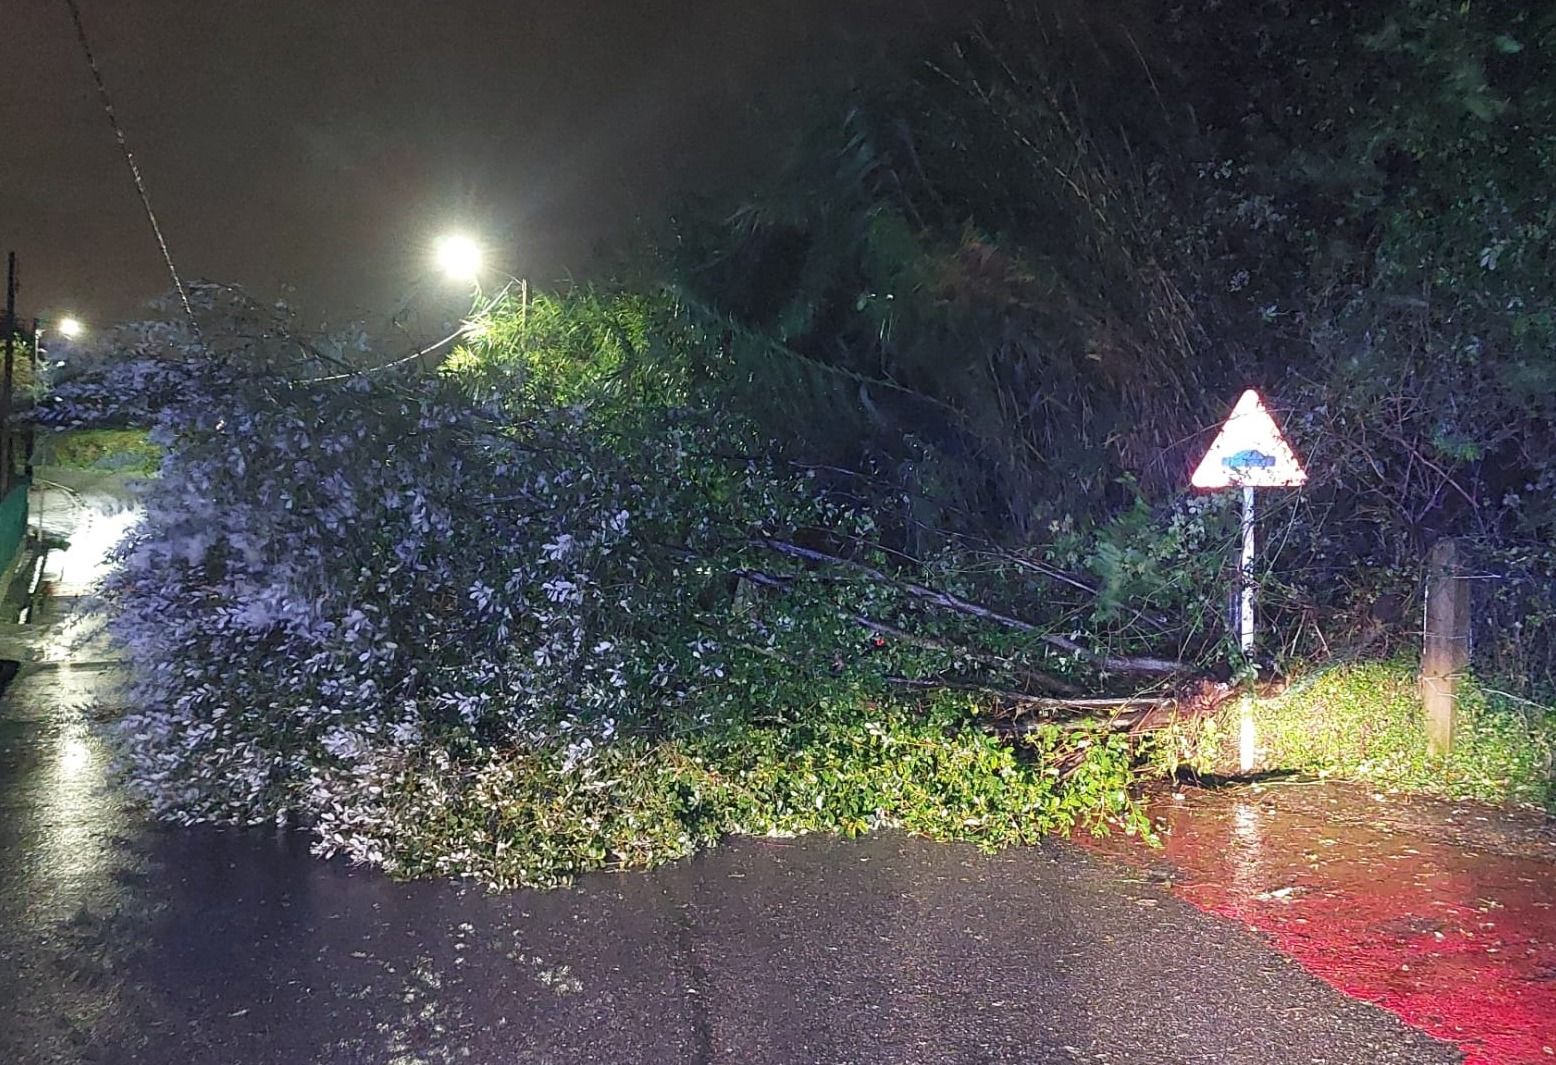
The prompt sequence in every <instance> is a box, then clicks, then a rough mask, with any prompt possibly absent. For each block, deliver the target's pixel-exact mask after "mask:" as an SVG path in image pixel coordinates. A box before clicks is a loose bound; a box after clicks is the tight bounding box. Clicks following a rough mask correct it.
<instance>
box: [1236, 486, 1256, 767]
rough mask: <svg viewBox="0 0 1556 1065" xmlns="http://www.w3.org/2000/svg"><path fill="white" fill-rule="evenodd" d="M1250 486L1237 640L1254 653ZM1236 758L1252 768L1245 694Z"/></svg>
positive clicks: (1245, 507) (1247, 488) (1250, 719)
mask: <svg viewBox="0 0 1556 1065" xmlns="http://www.w3.org/2000/svg"><path fill="white" fill-rule="evenodd" d="M1253 546H1254V545H1253V489H1252V488H1251V487H1250V486H1248V485H1244V486H1243V556H1242V565H1241V566H1240V567H1239V569H1238V582H1239V584H1240V585H1241V587H1240V588H1239V589H1238V610H1237V643H1238V646H1239V647H1241V648H1242V651H1243V654H1245V655H1248V654H1252V653H1253V591H1254V577H1253ZM1237 732H1238V735H1237V761H1238V766H1239V769H1240V771H1241V772H1243V773H1251V772H1253V768H1254V765H1255V763H1256V761H1257V753H1258V745H1259V741H1258V736H1257V735H1256V734H1255V731H1254V724H1253V697H1252V696H1251V695H1244V696H1243V697H1242V701H1241V704H1240V706H1239V713H1238V729H1237Z"/></svg>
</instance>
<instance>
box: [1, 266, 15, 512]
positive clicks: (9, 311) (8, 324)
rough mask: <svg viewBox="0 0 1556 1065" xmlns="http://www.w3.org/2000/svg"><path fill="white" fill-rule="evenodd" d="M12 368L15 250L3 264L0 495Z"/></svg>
mask: <svg viewBox="0 0 1556 1065" xmlns="http://www.w3.org/2000/svg"><path fill="white" fill-rule="evenodd" d="M15 370H16V253H15V252H14V251H13V252H11V253H10V254H8V255H7V256H6V264H5V380H4V382H3V383H0V498H4V496H5V494H6V493H7V492H9V491H10V490H11V481H12V479H13V472H12V470H11V463H12V457H13V449H12V446H11V376H12V374H13V373H15Z"/></svg>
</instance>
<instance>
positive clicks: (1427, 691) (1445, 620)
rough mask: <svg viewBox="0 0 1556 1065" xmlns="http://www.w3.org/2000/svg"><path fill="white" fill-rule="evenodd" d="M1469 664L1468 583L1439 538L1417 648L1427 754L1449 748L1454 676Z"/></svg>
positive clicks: (1447, 542) (1454, 553) (1455, 555)
mask: <svg viewBox="0 0 1556 1065" xmlns="http://www.w3.org/2000/svg"><path fill="white" fill-rule="evenodd" d="M1469 662H1470V593H1469V582H1468V581H1466V580H1465V579H1464V575H1463V573H1462V572H1461V571H1460V567H1459V545H1458V543H1457V542H1456V541H1454V540H1451V539H1442V540H1439V541H1437V543H1435V544H1433V545H1432V552H1431V555H1430V556H1429V558H1428V559H1427V573H1426V624H1425V626H1424V633H1423V646H1422V649H1421V702H1422V703H1423V704H1424V708H1425V710H1426V738H1427V745H1428V747H1429V748H1430V750H1431V752H1432V754H1433V755H1434V756H1437V757H1441V756H1443V755H1445V754H1447V753H1448V752H1449V751H1450V750H1452V749H1453V739H1454V725H1455V717H1456V706H1457V703H1458V685H1459V677H1460V675H1461V674H1462V673H1463V672H1464V670H1465V668H1466V667H1467V666H1468V665H1469Z"/></svg>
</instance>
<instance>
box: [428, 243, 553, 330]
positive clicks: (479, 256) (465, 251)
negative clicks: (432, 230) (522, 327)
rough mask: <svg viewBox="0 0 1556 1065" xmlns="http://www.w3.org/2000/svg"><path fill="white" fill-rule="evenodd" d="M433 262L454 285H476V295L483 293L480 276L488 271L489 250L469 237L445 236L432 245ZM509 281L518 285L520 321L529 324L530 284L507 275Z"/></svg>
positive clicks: (525, 280)
mask: <svg viewBox="0 0 1556 1065" xmlns="http://www.w3.org/2000/svg"><path fill="white" fill-rule="evenodd" d="M432 250H433V259H434V261H435V262H436V263H437V266H438V269H439V270H440V271H441V272H442V274H443V276H444V277H446V278H447V279H448V280H450V281H452V282H456V283H459V284H464V285H474V286H475V288H476V290H477V292H479V291H480V282H481V275H482V273H484V272H485V269H486V249H485V248H484V247H483V246H482V244H481V243H480V242H479V241H477V240H475V239H474V238H473V237H471V236H469V235H468V234H466V233H458V232H454V233H445V234H444V235H443V236H441V237H439V238H438V239H437V241H436V242H435V243H434V244H433V249H432ZM503 275H504V276H507V277H508V279H509V280H510V281H516V282H518V285H519V318H520V320H521V321H527V320H528V318H529V281H528V280H527V279H526V278H522V277H512V276H511V275H508V274H507V273H506V272H505V271H504V272H503Z"/></svg>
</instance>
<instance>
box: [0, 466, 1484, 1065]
mask: <svg viewBox="0 0 1556 1065" xmlns="http://www.w3.org/2000/svg"><path fill="white" fill-rule="evenodd" d="M72 498H74V499H75V500H76V504H77V505H78V509H79V510H81V512H82V513H83V514H87V515H88V516H89V515H90V512H91V511H92V508H93V506H94V505H95V504H94V502H93V497H91V496H77V497H72ZM110 505H118V504H108V503H105V504H104V506H105V507H106V506H110ZM56 513H61V514H63V513H64V511H63V509H60V508H56ZM90 564H91V560H90V559H86V560H85V561H84V562H82V565H90ZM67 568H68V567H67ZM59 581H60V584H61V586H62V587H65V586H68V585H69V584H70V573H68V572H67V573H63V574H61V575H60V577H59ZM55 607H56V611H55V616H56V628H63V627H68V626H69V624H70V618H69V609H68V604H67V603H64V602H59V603H56V604H55ZM0 637H3V639H0V643H6V641H9V642H8V643H6V645H7V646H11V647H13V648H19V649H20V650H16V651H13V652H12V653H14V654H18V655H21V654H31V655H33V656H34V657H38V658H56V659H59V658H65V659H69V658H70V657H72V656H71V654H69V653H64V652H62V651H61V650H60V647H61V645H60V644H59V643H58V641H54V642H51V641H50V639H48V638H44V639H42V640H40V639H37V638H26V639H17V638H16V634H15V633H11V634H9V635H7V634H4V633H0ZM40 648H41V650H40ZM74 657H75V659H76V663H75V664H71V663H70V662H69V661H66V662H54V663H48V664H45V665H42V666H38V665H34V666H30V667H28V670H27V671H25V672H24V673H23V674H22V676H21V677H20V678H19V679H18V680H17V681H16V682H15V683H14V684H13V685H12V686H11V688H10V689H9V691H8V692H7V693H6V694H5V696H4V697H3V698H0V1065H73V1063H78V1062H79V1063H88V1062H90V1063H113V1065H117V1063H148V1065H229V1063H230V1065H366V1063H373V1065H443V1063H454V1062H468V1063H472V1065H518V1063H523V1065H563V1063H574V1062H577V1063H585V1062H589V1063H596V1062H604V1063H613V1062H622V1063H643V1065H676V1063H683V1062H685V1063H704V1062H718V1063H729V1065H747V1063H750V1065H780V1063H781V1065H789V1063H801V1065H809V1063H817V1065H820V1063H826V1065H855V1063H858V1065H867V1063H868V1065H875V1063H880V1065H906V1063H915V1065H916V1063H924V1065H930V1063H934V1065H940V1063H964V1062H965V1063H1007V1062H1010V1063H1014V1062H1031V1063H1048V1062H1055V1063H1070V1062H1092V1063H1110V1065H1122V1063H1134V1062H1138V1063H1147V1062H1149V1063H1152V1065H1173V1063H1184V1065H1188V1063H1200V1062H1217V1063H1248V1065H1254V1063H1258V1065H1273V1063H1283V1062H1293V1063H1296V1062H1303V1063H1331V1065H1352V1063H1354V1065H1372V1063H1378V1065H1387V1063H1396V1062H1408V1063H1422V1065H1425V1063H1435V1062H1457V1061H1459V1060H1460V1057H1459V1054H1458V1052H1457V1051H1455V1050H1453V1049H1452V1048H1450V1047H1448V1046H1446V1045H1445V1044H1441V1043H1436V1042H1434V1041H1432V1040H1430V1039H1428V1038H1426V1037H1425V1036H1423V1035H1421V1034H1419V1033H1417V1032H1415V1031H1413V1030H1411V1029H1408V1028H1406V1027H1405V1026H1403V1025H1402V1024H1401V1023H1399V1022H1398V1021H1397V1020H1395V1019H1394V1018H1393V1017H1392V1016H1391V1015H1388V1014H1386V1013H1383V1012H1381V1011H1378V1010H1375V1009H1373V1008H1371V1007H1368V1006H1364V1005H1362V1004H1360V1003H1357V1002H1354V1001H1352V1000H1350V999H1347V998H1345V997H1344V996H1342V995H1340V994H1339V993H1338V992H1335V991H1333V990H1332V989H1330V988H1329V987H1328V986H1326V985H1324V984H1321V983H1320V982H1318V981H1317V980H1315V979H1313V978H1312V977H1309V976H1308V975H1306V974H1305V973H1304V972H1303V971H1301V970H1300V969H1298V968H1296V966H1294V965H1293V964H1292V963H1290V962H1288V961H1286V960H1285V959H1283V958H1282V957H1281V956H1279V955H1278V954H1276V953H1274V952H1273V951H1272V950H1270V949H1269V948H1268V947H1267V946H1266V945H1264V943H1263V942H1262V941H1261V940H1259V939H1258V938H1256V937H1255V936H1254V935H1252V934H1250V933H1248V932H1246V931H1244V930H1243V929H1242V928H1240V927H1239V926H1236V925H1233V924H1230V923H1227V922H1224V921H1221V920H1219V919H1216V918H1212V917H1209V916H1206V915H1204V914H1202V913H1200V912H1198V911H1196V910H1194V909H1192V908H1190V907H1189V906H1188V905H1186V904H1185V903H1182V902H1180V901H1177V900H1175V899H1173V898H1172V897H1171V895H1170V894H1169V893H1167V892H1166V891H1165V890H1162V889H1161V888H1159V887H1158V886H1156V885H1154V884H1151V883H1148V882H1144V881H1142V880H1140V879H1138V878H1137V874H1134V873H1131V872H1130V871H1128V870H1126V869H1125V868H1124V867H1123V866H1115V865H1112V864H1107V863H1106V862H1104V861H1103V860H1101V859H1097V858H1094V857H1090V856H1087V855H1085V854H1083V853H1081V852H1080V851H1078V850H1077V849H1075V848H1073V847H1069V846H1062V845H1054V846H1049V847H1043V848H1035V849H1026V850H1013V851H1008V852H1005V853H1003V854H1001V855H997V856H992V857H991V856H985V855H981V854H979V853H977V852H976V851H973V850H970V849H967V848H964V847H955V846H942V845H936V844H931V843H926V842H923V841H919V840H914V839H911V838H907V837H903V836H898V835H887V836H882V837H877V838H873V839H869V840H864V841H856V842H843V841H837V840H829V839H807V840H740V841H735V842H732V843H730V844H728V845H726V846H724V847H721V848H718V849H717V850H716V851H714V852H712V853H710V854H708V855H704V856H702V857H700V858H698V859H696V860H693V861H689V862H685V863H682V864H680V865H677V866H674V867H670V868H665V869H661V870H658V871H656V872H653V873H648V874H627V875H619V876H605V875H600V876H591V877H587V878H585V879H584V880H583V881H582V882H581V883H580V884H579V885H578V886H577V887H576V888H573V889H570V890H565V891H557V892H551V893H547V894H537V893H532V892H513V893H508V894H503V895H489V894H486V893H484V892H482V891H481V890H479V889H477V888H473V887H470V886H466V885H460V884H451V883H434V882H422V883H413V884H398V883H394V882H391V881H389V880H386V879H385V878H383V877H382V876H379V875H377V874H376V873H373V872H371V871H367V870H359V869H350V868H347V867H345V866H343V865H341V864H339V863H327V862H321V861H318V860H316V859H314V858H312V857H310V856H309V855H308V853H307V850H306V846H305V845H304V843H303V841H302V839H301V838H300V837H299V836H298V835H296V834H289V833H282V832H274V831H248V832H238V831H224V830H213V829H200V830H179V829H169V828H163V827H158V826H153V825H149V824H148V823H147V822H146V821H145V819H144V818H143V817H142V815H141V814H140V813H139V812H138V811H136V810H135V809H134V808H132V807H131V806H129V805H128V804H127V803H126V802H125V801H124V799H123V797H122V796H121V795H120V794H119V793H118V792H117V791H115V790H114V789H112V788H111V787H110V786H109V785H108V783H107V780H108V777H107V765H106V756H105V752H104V750H103V747H102V745H101V743H100V741H99V740H98V738H97V737H96V735H95V734H94V732H93V730H92V727H91V726H90V725H89V723H88V719H87V710H88V708H89V707H91V706H92V705H93V704H100V703H103V702H105V701H106V702H108V703H110V704H111V703H112V701H113V698H114V696H113V694H112V691H113V679H114V677H115V675H116V674H115V673H114V672H113V669H112V667H106V668H105V667H103V666H100V665H84V664H82V663H84V662H88V661H95V660H97V659H99V658H101V657H102V656H101V648H100V647H99V649H98V650H97V651H96V652H92V651H91V650H90V649H88V650H86V651H78V652H76V653H75V654H74Z"/></svg>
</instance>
